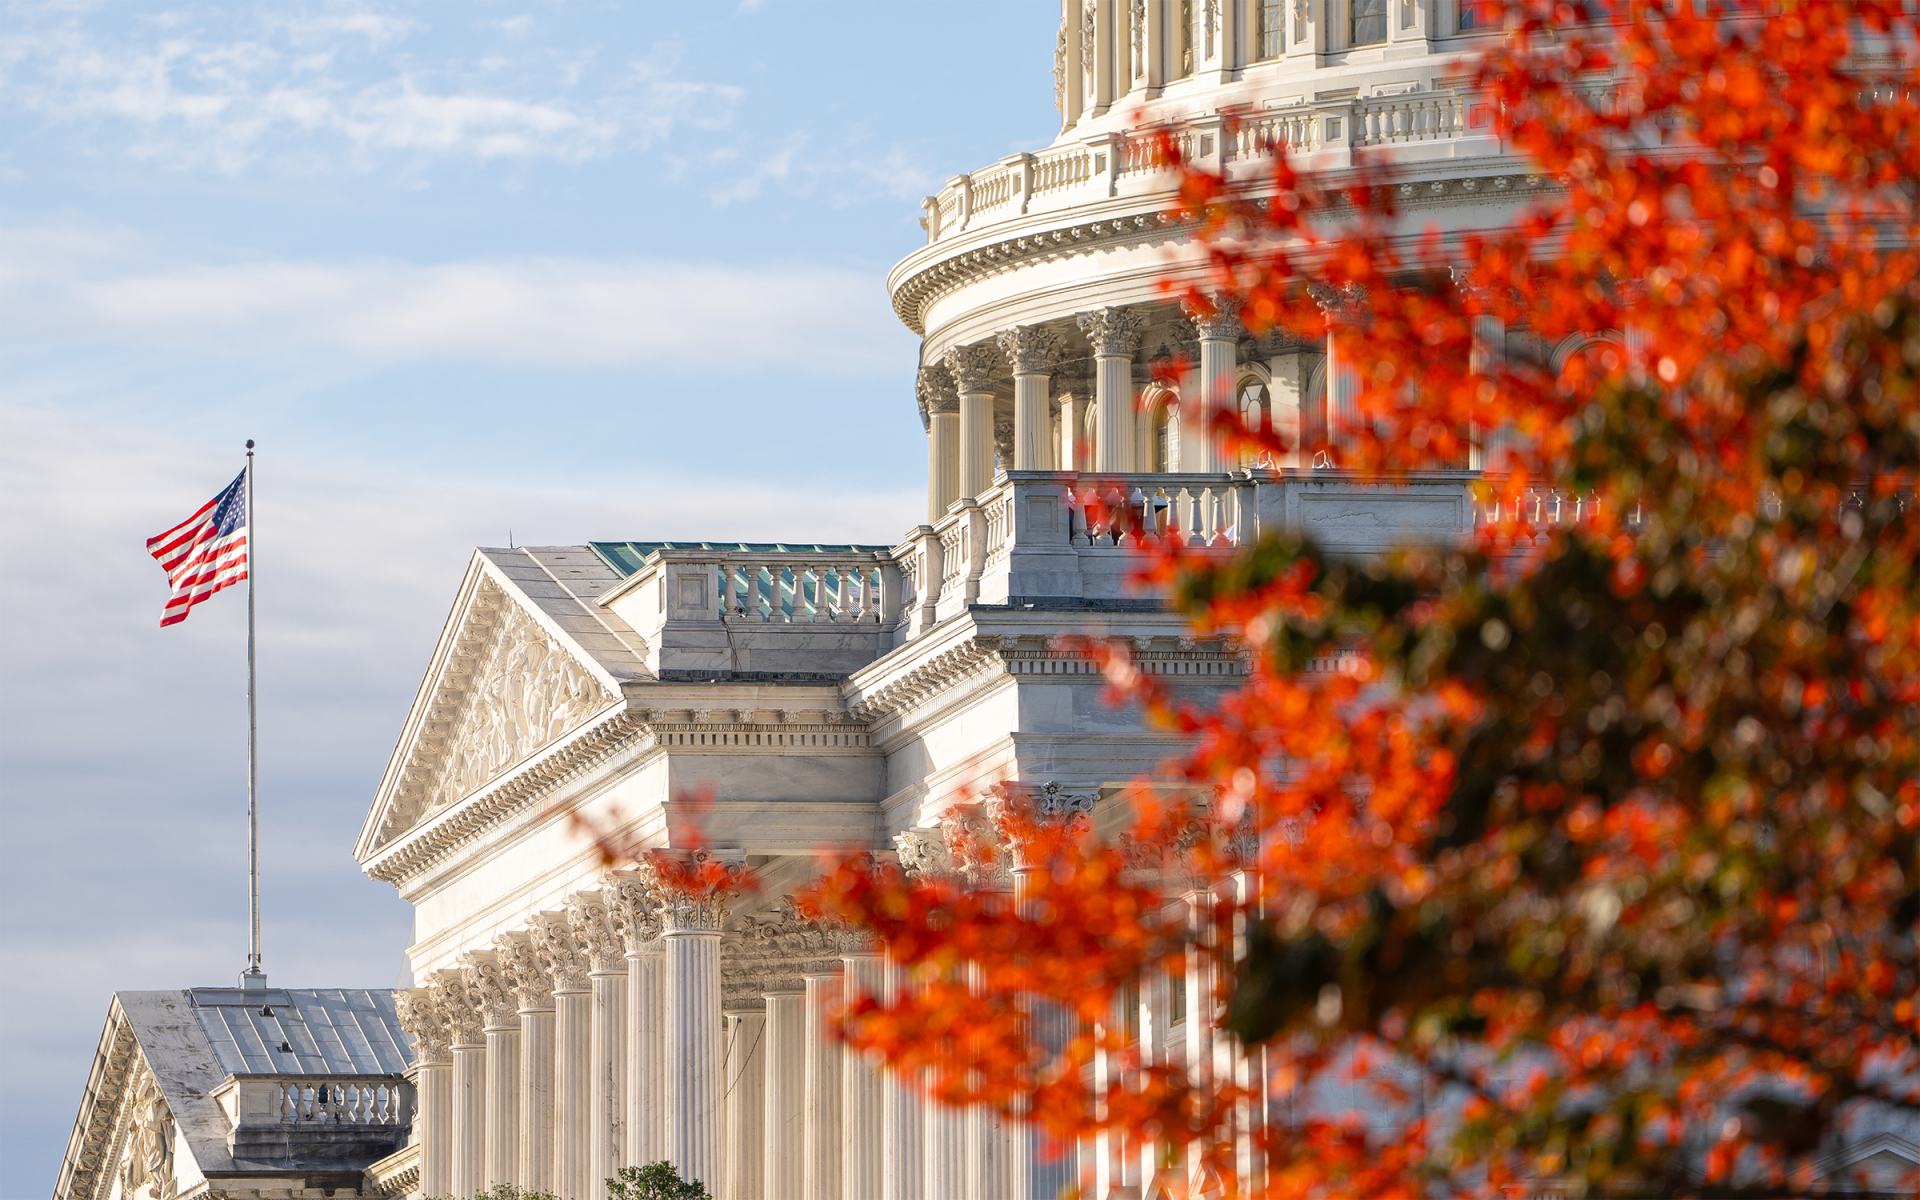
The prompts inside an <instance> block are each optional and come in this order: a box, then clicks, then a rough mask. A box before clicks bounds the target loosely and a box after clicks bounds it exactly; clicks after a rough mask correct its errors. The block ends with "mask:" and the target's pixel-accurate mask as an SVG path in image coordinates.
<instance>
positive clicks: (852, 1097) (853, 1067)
mask: <svg viewBox="0 0 1920 1200" xmlns="http://www.w3.org/2000/svg"><path fill="white" fill-rule="evenodd" d="M840 961H841V964H842V973H843V978H844V979H845V986H846V988H847V991H848V993H849V995H851V996H875V997H878V996H881V995H882V994H884V992H885V990H886V965H885V963H884V962H883V961H882V960H881V958H880V956H879V955H878V954H875V953H871V952H868V951H853V952H849V953H846V954H843V955H842V956H841V959H840ZM886 1129H887V1126H886V1086H885V1080H884V1078H883V1074H882V1071H881V1068H880V1064H879V1063H878V1062H875V1061H873V1060H871V1059H869V1058H867V1057H866V1056H865V1055H862V1054H858V1053H855V1052H853V1051H850V1050H849V1051H845V1052H844V1053H843V1054H842V1057H841V1062H840V1171H841V1189H840V1191H841V1195H842V1196H844V1197H845V1198H846V1200H881V1197H882V1195H883V1194H884V1192H885V1190H886V1186H885V1182H884V1180H885V1173H886V1141H887V1134H886Z"/></svg>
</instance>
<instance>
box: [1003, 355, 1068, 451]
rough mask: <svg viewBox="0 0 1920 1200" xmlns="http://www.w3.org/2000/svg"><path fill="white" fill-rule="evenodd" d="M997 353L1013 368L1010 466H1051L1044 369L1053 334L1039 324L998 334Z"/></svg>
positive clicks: (1051, 447) (1045, 372) (1045, 369)
mask: <svg viewBox="0 0 1920 1200" xmlns="http://www.w3.org/2000/svg"><path fill="white" fill-rule="evenodd" d="M998 341H999V343H1000V351H1001V353H1003V354H1005V355H1006V356H1007V364H1008V365H1009V366H1011V367H1012V368H1013V464H1012V465H1013V469H1014V470H1016V471H1050V470H1052V469H1053V445H1052V439H1051V438H1049V437H1048V434H1049V433H1050V432H1051V425H1052V420H1051V417H1052V413H1051V408H1050V404H1049V400H1050V398H1049V396H1048V395H1047V391H1048V381H1049V376H1048V370H1049V367H1050V364H1051V362H1052V360H1053V354H1054V337H1053V334H1052V333H1050V332H1048V331H1047V330H1045V329H1043V328H1040V327H1039V326H1022V327H1019V328H1015V329H1009V330H1007V331H1006V332H1004V333H1002V334H1000V336H999V338H998Z"/></svg>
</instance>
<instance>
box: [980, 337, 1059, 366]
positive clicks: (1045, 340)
mask: <svg viewBox="0 0 1920 1200" xmlns="http://www.w3.org/2000/svg"><path fill="white" fill-rule="evenodd" d="M994 340H995V341H997V342H999V343H1000V353H1002V354H1004V355H1006V356H1007V365H1009V366H1011V367H1012V368H1013V373H1014V374H1015V375H1044V374H1045V373H1046V372H1047V368H1049V367H1051V366H1052V365H1053V359H1054V355H1055V354H1056V353H1057V352H1058V350H1059V339H1058V338H1057V337H1055V336H1054V334H1053V332H1052V331H1051V330H1049V329H1045V328H1042V327H1041V326H1039V325H1017V326H1015V327H1014V328H1012V329H1003V330H1001V331H1000V332H999V333H998V334H996V335H995V337H994Z"/></svg>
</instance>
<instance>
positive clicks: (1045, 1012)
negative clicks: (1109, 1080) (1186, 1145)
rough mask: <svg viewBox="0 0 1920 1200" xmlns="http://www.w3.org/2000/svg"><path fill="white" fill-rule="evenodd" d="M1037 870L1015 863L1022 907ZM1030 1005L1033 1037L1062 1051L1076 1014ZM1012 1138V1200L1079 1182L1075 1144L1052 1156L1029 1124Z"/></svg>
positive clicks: (1051, 1050)
mask: <svg viewBox="0 0 1920 1200" xmlns="http://www.w3.org/2000/svg"><path fill="white" fill-rule="evenodd" d="M1033 873H1034V867H1033V866H1031V865H1030V864H1027V863H1024V862H1020V861H1016V862H1015V863H1014V869H1013V902H1014V904H1015V905H1016V906H1018V907H1020V908H1022V909H1028V908H1030V907H1031V894H1032V891H1033ZM1028 1004H1029V1005H1030V1007H1029V1010H1028V1017H1027V1028H1028V1030H1029V1031H1030V1032H1029V1036H1031V1037H1032V1038H1033V1039H1034V1040H1035V1041H1037V1042H1039V1043H1040V1045H1041V1047H1042V1049H1044V1050H1045V1052H1046V1053H1048V1054H1059V1053H1061V1052H1062V1051H1063V1050H1065V1049H1066V1045H1067V1043H1068V1042H1070V1041H1072V1040H1073V1036H1074V1033H1075V1025H1076V1024H1077V1022H1076V1021H1075V1020H1074V1016H1073V1013H1072V1012H1071V1011H1070V1010H1068V1009H1066V1008H1063V1007H1061V1006H1060V1005H1058V1004H1053V1003H1051V1002H1049V1001H1046V1000H1042V999H1039V998H1037V997H1035V998H1033V999H1030V1000H1029V1001H1028ZM1009 1141H1010V1145H1009V1148H1008V1157H1009V1158H1010V1159H1011V1160H1012V1161H1011V1164H1010V1168H1009V1170H1010V1173H1011V1175H1012V1181H1011V1185H1010V1187H1009V1189H1008V1191H1009V1195H1010V1196H1011V1197H1012V1200H1052V1197H1055V1196H1058V1195H1059V1194H1060V1192H1061V1190H1062V1189H1064V1188H1067V1187H1069V1186H1071V1185H1072V1184H1073V1183H1075V1182H1076V1180H1075V1178H1074V1175H1075V1170H1074V1167H1075V1164H1074V1154H1073V1149H1072V1147H1068V1148H1066V1149H1065V1150H1062V1151H1060V1152H1059V1153H1056V1154H1053V1155H1052V1156H1051V1157H1048V1156H1047V1154H1046V1151H1047V1150H1048V1149H1051V1148H1050V1147H1043V1146H1041V1144H1040V1138H1039V1137H1038V1135H1037V1134H1036V1131H1035V1130H1034V1127H1033V1126H1032V1125H1026V1124H1022V1125H1016V1126H1014V1127H1013V1129H1012V1131H1011V1136H1010V1139H1009Z"/></svg>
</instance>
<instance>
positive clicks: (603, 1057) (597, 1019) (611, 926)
mask: <svg viewBox="0 0 1920 1200" xmlns="http://www.w3.org/2000/svg"><path fill="white" fill-rule="evenodd" d="M609 901H610V897H608V896H607V895H605V894H604V893H597V892H578V893H575V894H574V895H572V896H569V897H568V898H567V917H568V919H569V920H570V921H571V922H572V923H573V936H574V939H575V940H576V941H578V942H579V943H580V945H581V948H582V949H584V950H585V951H586V952H587V963H588V970H587V984H588V986H589V987H590V988H591V989H592V996H593V1000H592V1016H591V1028H590V1029H589V1031H588V1035H587V1044H588V1053H589V1055H591V1061H592V1070H593V1083H592V1089H593V1090H592V1093H591V1097H590V1099H589V1100H588V1112H589V1120H590V1121H591V1122H592V1130H593V1132H592V1134H591V1135H590V1137H589V1144H588V1148H587V1153H588V1155H589V1157H590V1159H591V1162H592V1170H593V1183H594V1186H595V1189H596V1190H595V1191H594V1193H593V1195H594V1197H595V1198H596V1200H597V1198H598V1197H599V1196H601V1195H602V1194H603V1193H604V1191H605V1183H604V1181H605V1180H606V1179H608V1178H610V1177H612V1176H613V1174H614V1173H615V1172H616V1171H618V1170H619V1169H620V1164H621V1163H622V1162H624V1161H626V1158H625V1154H624V1151H623V1147H622V1144H621V1143H622V1137H621V1134H622V1131H623V1130H624V1128H625V1125H626V1119H627V941H626V938H625V937H623V936H622V935H621V930H620V922H619V918H618V917H617V916H616V910H615V906H614V905H613V904H611V903H610V902H609Z"/></svg>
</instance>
